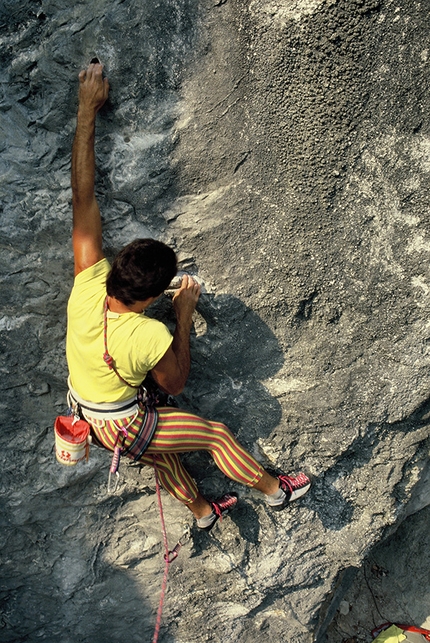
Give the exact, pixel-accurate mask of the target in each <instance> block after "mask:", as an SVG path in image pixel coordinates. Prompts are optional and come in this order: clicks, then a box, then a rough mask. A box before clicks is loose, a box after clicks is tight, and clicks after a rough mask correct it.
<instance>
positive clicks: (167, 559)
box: [152, 455, 191, 643]
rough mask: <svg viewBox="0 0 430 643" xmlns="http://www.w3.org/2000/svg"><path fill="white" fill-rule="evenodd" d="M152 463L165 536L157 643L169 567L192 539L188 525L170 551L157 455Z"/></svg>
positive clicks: (156, 631)
mask: <svg viewBox="0 0 430 643" xmlns="http://www.w3.org/2000/svg"><path fill="white" fill-rule="evenodd" d="M152 461H153V464H154V474H155V489H156V491H157V501H158V509H159V511H160V521H161V531H162V534H163V541H164V552H165V553H164V575H163V581H162V583H161V594H160V602H159V604H158V611H157V618H156V621H155V631H154V636H153V639H152V643H157V641H158V635H159V633H160V626H161V616H162V613H163V604H164V595H165V593H166V587H167V575H168V573H169V565H170V563H173V561H174V560H175V559H176V558H177V557H178V554H179V550H180V549H181V547H182V546H183V545H185V543H186V542H187V541H188V540H189V539H190V538H191V530H190V527H189V525H186V526H185V527H184V533H183V535H182V536H181V538H180V539H179V540H178V542H177V543H176V545H175V546H174V547H173V549H171V550H170V549H169V545H168V542H167V533H166V525H165V522H164V514H163V505H162V503H161V492H160V482H159V479H158V469H157V461H156V457H155V455H153V456H152Z"/></svg>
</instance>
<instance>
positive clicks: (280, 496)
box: [266, 473, 311, 511]
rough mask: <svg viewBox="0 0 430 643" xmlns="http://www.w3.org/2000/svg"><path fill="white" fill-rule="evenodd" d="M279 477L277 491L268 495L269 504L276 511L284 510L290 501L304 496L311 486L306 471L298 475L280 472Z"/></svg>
mask: <svg viewBox="0 0 430 643" xmlns="http://www.w3.org/2000/svg"><path fill="white" fill-rule="evenodd" d="M277 478H278V480H279V489H278V491H277V493H274V494H273V495H271V496H266V502H267V504H268V505H269V507H270V508H271V509H274V510H275V511H282V509H284V508H285V507H286V506H287V505H288V503H289V502H292V501H293V500H297V498H300V497H301V496H304V495H305V493H306V492H307V491H309V488H310V486H311V481H310V479H309V478H308V476H307V475H305V474H304V473H299V474H298V475H297V476H287V475H285V474H284V473H280V474H278V476H277Z"/></svg>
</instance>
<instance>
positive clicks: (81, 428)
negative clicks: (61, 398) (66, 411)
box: [54, 415, 91, 466]
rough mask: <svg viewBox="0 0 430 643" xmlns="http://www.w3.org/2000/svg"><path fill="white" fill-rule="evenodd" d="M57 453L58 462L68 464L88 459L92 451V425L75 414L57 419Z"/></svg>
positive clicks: (55, 426)
mask: <svg viewBox="0 0 430 643" xmlns="http://www.w3.org/2000/svg"><path fill="white" fill-rule="evenodd" d="M54 431H55V455H56V457H57V460H58V462H61V464H66V465H68V466H70V465H73V464H77V463H78V462H80V461H81V460H84V459H85V460H87V461H88V457H89V452H90V442H91V436H90V425H89V424H88V422H85V420H79V419H77V418H76V417H74V416H73V415H59V416H58V417H57V418H56V419H55V424H54Z"/></svg>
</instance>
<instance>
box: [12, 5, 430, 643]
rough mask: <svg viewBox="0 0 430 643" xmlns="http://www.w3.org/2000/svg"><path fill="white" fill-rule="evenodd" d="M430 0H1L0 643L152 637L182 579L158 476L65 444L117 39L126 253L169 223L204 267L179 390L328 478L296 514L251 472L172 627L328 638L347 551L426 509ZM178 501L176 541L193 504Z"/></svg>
mask: <svg viewBox="0 0 430 643" xmlns="http://www.w3.org/2000/svg"><path fill="white" fill-rule="evenodd" d="M428 10H429V4H428V2H415V1H412V2H410V1H409V2H406V0H399V2H396V3H394V2H390V1H388V0H381V1H380V2H378V1H377V0H337V1H331V0H326V1H325V2H321V1H319V0H308V1H306V0H296V1H295V2H294V1H293V2H289V1H288V2H287V0H279V1H277V2H270V1H266V2H257V1H250V0H248V1H247V2H245V3H244V2H239V1H237V0H227V1H223V0H221V1H220V2H217V1H216V0H211V1H209V0H200V2H195V1H194V2H192V1H191V0H190V1H189V0H158V1H155V0H153V1H149V0H148V1H147V2H145V3H137V2H133V1H131V0H125V1H123V2H121V1H118V2H111V1H110V2H107V1H102V0H96V1H95V2H92V3H87V4H83V3H82V4H81V3H78V4H75V5H73V6H70V3H66V2H64V1H63V0H47V1H44V0H41V1H38V2H25V1H21V2H19V3H18V2H17V1H16V0H7V1H4V2H3V4H2V8H1V9H0V38H1V41H0V42H1V51H2V65H1V70H0V74H1V76H0V81H1V96H0V113H1V121H0V127H1V137H0V146H1V161H0V163H1V175H0V190H1V205H2V210H3V211H2V217H1V231H0V235H1V236H0V243H1V249H2V252H1V273H0V274H1V301H0V303H1V316H0V342H1V354H2V362H1V374H2V378H1V388H2V398H1V408H2V431H1V451H0V459H1V470H2V475H1V483H0V484H1V489H2V499H1V505H2V512H1V524H2V528H1V531H0V539H1V547H2V567H3V569H2V580H1V594H0V596H1V600H2V620H1V627H2V629H1V636H0V638H1V640H2V641H5V642H7V643H11V642H12V641H19V640H26V641H29V642H30V643H31V642H33V641H57V640H61V641H62V642H64V643H77V642H78V641H80V642H82V643H83V642H88V643H89V642H91V643H99V642H100V643H102V642H103V643H105V642H106V641H112V642H115V641H119V640H123V639H124V638H127V640H129V641H130V642H133V641H136V642H137V641H139V642H140V641H142V640H150V637H151V636H152V633H153V627H154V622H155V610H156V608H157V605H158V597H159V590H160V586H161V577H162V570H163V560H162V539H161V533H160V528H159V518H158V512H157V506H156V499H155V495H154V481H153V476H152V473H151V471H149V470H145V469H142V470H140V469H138V468H137V469H136V468H132V467H127V466H126V465H122V473H123V477H122V486H121V488H120V490H119V492H118V493H117V495H115V496H111V497H108V496H106V493H105V481H106V475H107V467H108V462H109V458H108V456H107V454H106V453H104V452H99V451H97V450H96V449H93V450H92V455H91V460H90V463H89V464H88V465H82V466H78V467H76V468H75V469H74V470H73V471H70V470H69V469H66V468H62V467H61V466H60V465H57V464H56V463H55V462H54V459H53V454H52V442H53V433H52V422H53V418H54V416H55V414H56V413H58V412H59V411H61V410H62V409H63V408H64V406H65V379H66V375H67V371H66V365H65V359H64V331H65V309H66V301H67V297H68V292H69V289H70V287H71V283H72V271H71V247H70V241H69V238H70V218H71V204H70V200H71V194H70V188H69V168H70V150H71V143H72V137H73V131H74V124H75V121H74V115H75V111H76V84H77V73H78V71H79V69H80V68H81V67H83V66H84V65H86V64H87V63H88V61H89V60H90V59H91V58H92V57H93V56H94V55H98V56H99V57H100V59H101V60H102V61H103V62H104V63H105V65H106V69H107V73H108V75H109V79H110V82H111V96H110V101H109V104H108V105H107V106H106V107H105V108H104V109H103V111H102V113H101V114H100V118H99V121H98V130H97V156H98V177H97V191H98V196H99V200H100V205H101V210H102V213H103V218H104V227H105V242H106V250H107V252H108V254H109V256H111V255H112V254H113V253H114V252H115V251H116V249H118V248H119V247H120V246H121V245H123V244H124V243H126V242H128V241H129V240H131V239H132V238H133V237H135V236H146V235H148V234H150V235H154V236H157V237H159V238H162V239H164V240H166V241H168V242H170V243H172V244H173V245H174V246H175V247H176V248H177V250H178V252H179V256H180V259H181V261H182V266H183V268H184V269H187V270H190V271H191V272H193V273H195V274H198V275H199V277H200V278H201V279H202V280H203V281H204V283H205V289H206V294H205V295H203V296H202V298H201V302H200V304H199V309H198V315H197V316H196V328H195V335H194V336H193V342H192V343H193V358H194V361H193V370H192V374H191V377H190V381H189V385H188V387H187V389H186V390H185V392H184V395H183V396H182V398H181V403H182V404H184V405H186V406H187V407H188V408H191V409H195V410H198V412H200V413H201V414H204V415H208V416H211V417H213V418H214V419H220V420H223V421H226V422H227V423H228V424H229V425H230V426H231V428H232V430H233V431H234V432H235V433H236V434H237V435H238V436H239V437H240V439H241V441H242V442H243V443H244V444H246V446H247V447H248V448H249V449H250V450H252V452H254V453H255V454H256V455H258V457H260V458H261V459H262V460H263V461H268V462H272V463H276V464H277V465H278V466H280V467H284V468H288V469H291V468H298V467H300V468H302V467H304V468H305V469H307V470H309V471H310V472H311V473H313V474H314V476H315V484H314V487H313V490H312V492H311V493H310V494H309V495H308V496H307V497H306V499H304V500H303V501H302V502H300V503H297V505H295V506H294V507H292V508H291V510H289V511H287V512H283V513H281V514H279V515H278V514H276V515H274V514H272V513H269V512H268V511H267V510H266V508H265V506H264V503H263V500H262V498H261V497H260V496H259V495H258V494H257V493H256V492H255V493H254V492H250V491H248V490H245V489H237V490H238V491H239V493H240V496H241V500H240V505H239V508H238V510H237V511H236V512H235V514H234V515H233V516H232V517H231V519H230V518H229V519H227V520H226V521H225V522H224V523H223V524H222V525H221V526H220V527H219V528H217V529H216V531H214V533H213V535H212V536H208V535H206V534H203V535H202V534H198V533H196V532H195V531H194V530H193V533H192V539H191V541H190V543H189V544H188V545H187V546H186V547H184V548H183V549H182V551H181V555H180V557H179V559H178V560H177V561H176V562H175V564H174V565H172V567H171V572H170V585H169V586H170V591H169V592H168V593H167V596H166V606H165V611H164V618H163V628H162V632H161V635H160V640H161V641H164V642H166V643H167V642H169V643H194V642H200V641H204V640H212V641H221V640H232V641H240V642H241V643H248V642H249V643H250V642H251V641H258V640H261V641H262V640H266V639H267V638H269V639H271V640H273V641H280V640H282V641H287V642H288V643H299V642H300V643H304V642H306V641H311V640H312V639H313V637H314V636H317V637H319V638H320V640H323V639H324V637H325V625H324V622H325V621H324V615H325V614H326V610H327V605H329V604H330V596H331V594H332V592H334V596H338V595H336V592H335V588H336V585H337V584H338V583H339V582H341V579H342V578H343V577H344V572H345V570H349V569H351V568H354V567H357V568H358V567H360V566H361V565H362V562H363V560H364V558H365V556H366V554H367V553H368V552H369V550H371V549H372V547H373V546H374V545H375V544H377V543H378V541H379V540H380V539H381V538H383V537H385V536H387V535H388V534H390V533H393V532H394V531H395V529H396V528H397V526H398V525H399V524H400V523H401V522H402V521H403V520H404V519H405V518H406V517H407V516H408V515H411V514H413V513H414V512H417V511H419V510H420V509H422V508H423V507H425V506H426V505H428V504H429V500H430V492H429V485H428V477H429V467H428V453H429V442H430V440H429V413H430V402H429V384H430V374H429V368H428V366H429V348H428V346H429V341H430V327H429V322H428V318H429V308H430V300H429V273H428V258H429V252H430V232H429V191H428V180H429V173H430V163H429V158H430V139H429V117H428V114H429V107H430V106H429V91H428V85H429V67H428V65H429V51H430V43H429V39H430V36H429V33H430V32H429V16H428V14H429V11H428ZM159 313H160V314H162V315H163V316H164V317H165V319H166V320H167V321H168V320H169V319H170V315H169V307H168V302H164V303H162V304H161V305H160V306H159ZM187 462H188V465H189V467H190V469H191V471H192V472H193V474H194V475H195V477H196V479H197V480H198V482H199V484H200V486H201V488H202V490H203V492H206V493H209V492H215V493H216V492H219V491H223V490H226V489H228V488H231V485H230V484H229V483H228V481H226V480H225V479H224V478H223V477H222V476H221V474H219V473H218V471H217V470H216V468H215V467H214V465H213V464H212V463H211V462H210V461H209V459H208V458H207V457H206V456H205V455H204V454H202V455H194V456H192V457H190V456H188V457H187ZM163 498H164V505H165V512H166V517H167V522H168V532H169V541H170V542H171V543H172V544H174V543H175V542H176V539H177V538H178V537H179V536H180V535H181V533H182V525H183V523H184V521H186V520H189V516H188V515H187V513H186V510H185V509H183V508H182V506H180V505H178V504H177V503H175V502H174V501H173V500H171V499H170V498H167V497H164V496H163ZM423 515H428V514H423V512H421V513H420V516H423ZM409 520H412V518H410V519H409ZM345 600H347V599H345ZM321 606H323V609H321ZM332 606H333V608H334V607H335V606H336V605H335V604H334V603H332ZM427 616H428V615H423V618H427ZM370 625H371V626H373V623H371V624H370ZM337 635H338V634H337V633H336V636H337ZM332 636H333V637H334V636H335V634H332ZM332 641H333V643H335V639H334V638H333V639H332Z"/></svg>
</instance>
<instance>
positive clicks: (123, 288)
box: [106, 239, 177, 306]
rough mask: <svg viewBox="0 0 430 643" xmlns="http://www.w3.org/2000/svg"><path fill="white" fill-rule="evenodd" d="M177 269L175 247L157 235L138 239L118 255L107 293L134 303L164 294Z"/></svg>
mask: <svg viewBox="0 0 430 643" xmlns="http://www.w3.org/2000/svg"><path fill="white" fill-rule="evenodd" d="M176 272H177V260H176V254H175V252H174V251H173V250H172V248H170V247H169V246H167V245H166V244H165V243H163V242H162V241H156V240H155V239H136V240H135V241H132V242H131V243H129V244H128V245H127V246H125V248H123V249H122V250H121V252H119V253H118V254H117V256H116V257H115V259H114V261H113V264H112V269H111V271H110V273H109V275H108V277H107V280H106V290H107V294H108V295H109V297H115V299H118V300H119V301H121V302H122V303H123V304H125V305H126V306H130V305H132V304H134V303H135V302H136V301H144V300H145V299H148V298H149V297H158V295H161V293H162V292H163V290H165V289H166V288H167V286H168V285H169V284H170V282H171V281H172V279H173V277H174V276H175V275H176Z"/></svg>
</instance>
